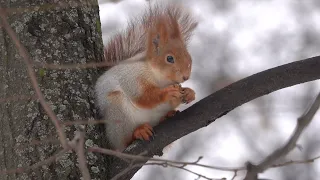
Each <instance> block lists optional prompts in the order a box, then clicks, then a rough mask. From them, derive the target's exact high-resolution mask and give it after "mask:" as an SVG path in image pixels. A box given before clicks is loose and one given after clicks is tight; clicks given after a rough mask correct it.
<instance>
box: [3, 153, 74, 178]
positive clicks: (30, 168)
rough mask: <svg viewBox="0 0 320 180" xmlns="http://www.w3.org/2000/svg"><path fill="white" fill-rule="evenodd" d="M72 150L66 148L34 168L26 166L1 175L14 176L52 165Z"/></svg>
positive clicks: (5, 171) (6, 171)
mask: <svg viewBox="0 0 320 180" xmlns="http://www.w3.org/2000/svg"><path fill="white" fill-rule="evenodd" d="M70 149H71V148H64V149H62V150H61V151H59V152H58V153H57V154H55V155H53V156H51V157H49V158H48V159H46V160H44V161H40V162H38V163H36V164H34V165H32V166H26V167H20V168H15V169H9V170H1V171H0V174H14V173H23V172H28V171H30V170H33V169H36V168H39V167H41V166H43V165H50V164H51V163H53V162H54V161H56V160H57V159H58V158H59V157H61V156H62V155H63V154H64V153H66V152H68V151H69V150H70Z"/></svg>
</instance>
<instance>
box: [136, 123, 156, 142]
mask: <svg viewBox="0 0 320 180" xmlns="http://www.w3.org/2000/svg"><path fill="white" fill-rule="evenodd" d="M153 136H154V131H153V128H152V127H151V126H150V125H149V124H142V125H140V126H138V127H137V128H136V129H135V130H134V132H133V139H140V140H145V141H150V140H151V138H152V139H154V137H153Z"/></svg>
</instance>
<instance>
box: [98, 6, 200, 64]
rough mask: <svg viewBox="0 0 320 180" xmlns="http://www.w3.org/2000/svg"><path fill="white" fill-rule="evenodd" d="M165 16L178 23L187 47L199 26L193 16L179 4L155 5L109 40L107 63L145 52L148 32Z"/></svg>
mask: <svg viewBox="0 0 320 180" xmlns="http://www.w3.org/2000/svg"><path fill="white" fill-rule="evenodd" d="M164 16H168V17H169V16H170V18H171V19H172V18H173V20H174V21H177V23H178V24H179V28H180V31H181V35H182V38H183V40H184V41H185V44H186V45H187V44H188V41H189V39H190V37H191V35H192V32H193V30H194V29H195V28H196V26H197V22H196V21H195V20H194V18H193V17H192V15H191V14H190V13H189V12H188V11H187V10H186V9H184V8H182V7H181V6H180V5H179V4H175V3H167V4H161V5H159V4H155V5H150V7H149V8H148V9H147V10H146V11H145V12H144V13H143V14H140V15H139V16H137V17H134V18H132V19H131V20H129V23H128V27H127V28H126V29H125V30H123V31H120V32H118V33H117V34H115V35H114V36H113V37H111V38H110V39H109V41H108V43H107V44H106V47H105V49H104V55H105V59H106V61H108V62H114V63H117V62H119V61H122V60H126V59H128V58H131V57H133V56H135V55H137V54H139V53H142V52H144V51H145V50H146V46H147V44H146V42H147V39H146V38H147V37H148V31H150V30H151V29H153V28H154V27H153V26H154V25H155V24H154V22H157V21H158V18H163V17H164ZM168 23H170V22H168Z"/></svg>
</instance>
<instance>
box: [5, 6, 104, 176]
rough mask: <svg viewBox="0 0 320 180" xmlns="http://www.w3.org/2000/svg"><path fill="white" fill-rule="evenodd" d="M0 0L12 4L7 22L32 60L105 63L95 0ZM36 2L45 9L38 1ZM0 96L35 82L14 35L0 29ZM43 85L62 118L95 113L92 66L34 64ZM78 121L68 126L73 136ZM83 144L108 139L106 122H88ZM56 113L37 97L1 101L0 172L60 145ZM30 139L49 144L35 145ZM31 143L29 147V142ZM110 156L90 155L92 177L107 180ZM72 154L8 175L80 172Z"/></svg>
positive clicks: (28, 89) (28, 91) (24, 91)
mask: <svg viewBox="0 0 320 180" xmlns="http://www.w3.org/2000/svg"><path fill="white" fill-rule="evenodd" d="M57 2H60V1H53V0H37V1H34V0H18V1H10V0H0V6H1V7H2V8H7V12H8V18H7V20H8V22H9V24H10V25H11V27H12V28H13V30H14V31H15V32H16V33H17V35H18V38H19V39H20V41H21V42H22V44H23V45H24V46H25V47H26V49H27V50H28V52H29V53H30V55H31V58H32V60H33V61H34V62H41V63H42V62H45V63H57V64H72V63H88V62H100V61H102V58H103V44H102V37H101V29H100V19H99V7H98V3H97V1H90V2H89V3H88V2H87V1H84V2H82V1H81V2H80V1H73V2H70V1H61V2H63V3H69V4H68V5H67V4H64V5H59V4H57ZM35 6H37V7H40V8H34V7H35ZM0 58H1V61H0V99H6V98H12V97H20V96H21V95H24V96H32V95H34V91H33V88H32V86H31V83H30V79H29V77H28V73H27V70H26V66H25V64H24V62H23V61H22V58H21V56H20V55H19V54H18V51H17V49H16V47H15V46H14V44H13V42H12V41H11V39H10V38H9V36H8V35H7V33H6V32H5V30H4V29H3V28H2V29H1V31H0ZM35 71H36V73H37V78H38V82H39V85H40V87H41V90H42V93H43V94H44V96H45V98H46V100H47V102H48V103H49V104H50V105H51V108H52V109H53V110H54V112H55V113H56V114H57V116H58V118H59V119H61V120H62V121H75V120H88V119H96V111H95V109H94V102H93V91H92V90H93V85H94V82H95V80H96V78H97V77H98V74H99V72H98V71H97V70H95V69H80V70H50V69H42V68H35ZM74 130H75V126H68V127H66V132H67V136H68V138H69V139H72V138H73V135H74V134H73V132H74ZM86 130H87V133H86V135H87V137H86V139H87V140H86V145H88V146H91V145H93V144H96V145H98V146H100V147H105V145H104V144H103V141H101V140H103V139H104V137H103V132H102V131H103V129H102V128H101V126H97V125H90V126H87V129H86ZM51 139H53V140H57V139H58V136H57V133H56V130H55V127H54V125H53V123H52V122H51V120H50V119H49V118H48V116H47V115H46V113H45V111H44V110H43V108H42V107H41V105H40V103H39V102H38V101H37V100H35V99H24V100H18V101H5V102H2V103H1V104H0V172H1V171H2V170H4V169H7V170H9V169H16V168H18V167H27V166H30V165H33V164H35V163H37V162H39V161H41V160H44V159H46V158H48V157H50V156H52V155H53V154H55V153H56V152H57V151H59V149H61V146H60V145H59V142H54V143H52V142H46V141H48V140H51ZM32 140H40V141H43V142H44V143H42V144H40V145H32V144H31V141H32ZM25 145H26V146H25ZM105 161H106V158H105V156H103V155H98V154H90V153H89V154H88V168H89V170H90V174H91V176H92V178H101V179H104V176H105V174H106V167H107V162H105ZM80 176H81V175H80V172H79V170H78V167H77V160H76V156H75V155H74V153H67V154H66V155H65V156H63V157H62V158H61V159H60V160H58V161H56V162H54V163H52V164H50V165H48V166H42V167H39V168H37V169H34V170H32V171H29V172H28V173H17V174H9V175H4V173H0V179H1V180H7V179H59V180H63V179H79V177H80Z"/></svg>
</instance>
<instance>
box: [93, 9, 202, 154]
mask: <svg viewBox="0 0 320 180" xmlns="http://www.w3.org/2000/svg"><path fill="white" fill-rule="evenodd" d="M196 26H197V22H196V21H195V20H194V19H193V17H192V16H191V14H190V13H189V12H188V11H186V9H185V8H183V7H181V6H179V5H178V4H173V3H169V4H166V5H152V6H151V5H150V7H149V8H148V9H147V11H145V12H144V13H143V14H140V15H139V16H137V17H134V18H133V19H131V20H130V21H129V24H128V27H127V28H126V29H125V31H120V32H119V33H117V34H116V35H114V36H113V37H112V38H111V39H110V40H109V42H108V43H107V45H106V47H105V58H106V60H108V61H120V63H118V64H117V65H115V66H113V67H111V68H110V69H109V70H107V71H106V72H105V73H104V74H103V75H101V76H100V77H99V79H98V80H97V82H96V85H95V94H96V102H97V106H98V109H99V111H100V113H101V115H103V118H104V120H105V122H106V134H107V138H108V140H109V142H110V145H111V146H112V148H113V149H114V150H118V151H123V150H124V149H125V148H126V147H127V146H128V145H130V143H132V142H133V141H134V140H136V139H141V140H147V141H148V140H150V139H151V138H152V136H153V133H154V132H153V127H154V126H156V125H157V124H159V122H161V121H163V120H165V119H166V118H167V117H169V116H172V115H174V114H175V112H176V108H177V107H178V106H179V105H180V104H182V103H189V102H191V101H193V100H194V99H195V92H194V91H193V90H192V89H190V88H187V87H181V85H180V83H183V82H185V81H186V80H188V79H189V78H190V74H191V66H192V59H191V56H190V54H189V52H188V50H187V43H188V40H189V38H190V37H191V35H192V32H193V31H194V29H195V28H196Z"/></svg>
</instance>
